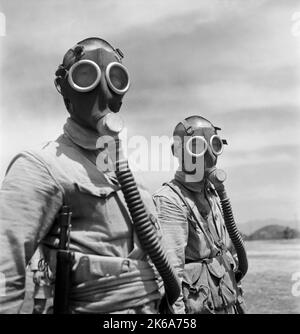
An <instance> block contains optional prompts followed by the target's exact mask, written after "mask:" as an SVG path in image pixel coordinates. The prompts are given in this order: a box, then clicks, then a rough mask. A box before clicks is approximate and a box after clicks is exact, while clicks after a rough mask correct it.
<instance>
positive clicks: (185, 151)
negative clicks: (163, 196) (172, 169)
mask: <svg viewBox="0 0 300 334" xmlns="http://www.w3.org/2000/svg"><path fill="white" fill-rule="evenodd" d="M181 147H182V153H181V154H182V159H179V161H182V166H181V168H182V170H183V171H184V173H185V177H186V182H200V181H202V180H203V179H204V178H205V177H206V176H207V174H208V173H209V172H210V171H211V170H212V169H213V168H215V166H216V163H217V156H218V155H220V154H221V153H222V151H223V141H222V139H221V138H220V137H219V136H218V135H217V134H216V131H215V129H213V128H198V129H197V130H195V131H194V133H193V135H192V136H185V137H184V139H183V143H182V145H181Z"/></svg>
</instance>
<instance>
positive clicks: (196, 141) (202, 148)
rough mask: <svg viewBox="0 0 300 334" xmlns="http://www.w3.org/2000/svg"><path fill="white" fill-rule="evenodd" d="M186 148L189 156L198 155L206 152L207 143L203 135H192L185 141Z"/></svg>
mask: <svg viewBox="0 0 300 334" xmlns="http://www.w3.org/2000/svg"><path fill="white" fill-rule="evenodd" d="M186 148H187V151H188V153H189V154H190V155H191V156H194V157H200V156H202V155H204V153H205V152H206V150H207V143H206V140H205V139H204V138H203V137H201V136H194V137H191V138H190V139H189V140H188V141H187V143H186Z"/></svg>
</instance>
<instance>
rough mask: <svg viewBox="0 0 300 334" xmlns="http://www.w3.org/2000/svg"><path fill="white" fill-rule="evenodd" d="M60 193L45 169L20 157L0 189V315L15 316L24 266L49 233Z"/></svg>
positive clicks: (22, 289)
mask: <svg viewBox="0 0 300 334" xmlns="http://www.w3.org/2000/svg"><path fill="white" fill-rule="evenodd" d="M62 198H63V195H62V191H61V190H60V187H59V186H58V185H57V184H56V182H55V180H54V179H53V178H52V176H50V174H49V172H48V170H47V168H46V166H45V165H44V164H43V163H42V162H41V161H40V160H38V159H36V158H35V157H34V156H31V155H30V156H29V155H26V154H20V155H19V156H18V157H17V158H15V160H14V161H13V163H12V164H11V166H10V169H9V171H8V173H7V174H6V176H5V178H4V181H3V183H2V187H1V189H0V227H1V232H0V249H1V252H0V284H1V288H2V289H1V290H2V291H1V295H0V313H18V312H19V311H20V309H21V306H22V303H23V300H24V295H25V277H26V265H27V264H28V263H29V261H30V259H31V258H32V256H33V254H34V252H35V250H36V248H37V246H38V244H39V242H40V241H41V240H42V239H43V238H44V236H45V235H46V233H47V232H48V230H49V229H50V227H51V225H52V223H53V221H54V219H55V216H56V214H57V212H58V211H59V209H60V207H61V204H62Z"/></svg>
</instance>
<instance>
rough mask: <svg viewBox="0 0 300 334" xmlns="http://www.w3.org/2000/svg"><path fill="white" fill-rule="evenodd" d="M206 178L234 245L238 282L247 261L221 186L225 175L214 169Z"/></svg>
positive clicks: (230, 209)
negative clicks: (215, 193) (213, 188)
mask: <svg viewBox="0 0 300 334" xmlns="http://www.w3.org/2000/svg"><path fill="white" fill-rule="evenodd" d="M208 178H209V180H210V181H211V182H212V183H213V185H214V186H215V189H216V191H217V193H218V195H219V197H220V200H221V206H222V211H223V215H224V221H225V225H226V229H227V231H228V234H229V237H230V239H231V241H232V243H233V245H234V248H235V250H236V253H237V256H238V262H239V265H238V270H237V272H236V274H235V276H236V281H237V282H239V281H240V280H241V279H242V278H243V277H244V276H245V275H246V273H247V271H248V259H247V253H246V249H245V246H244V241H243V239H242V237H241V234H240V232H239V231H238V229H237V226H236V223H235V221H234V216H233V212H232V208H231V203H230V199H229V198H228V196H227V193H226V190H225V187H224V184H223V182H224V181H225V179H226V173H225V172H224V171H223V170H221V169H214V170H213V171H212V172H211V173H210V174H209V177H208Z"/></svg>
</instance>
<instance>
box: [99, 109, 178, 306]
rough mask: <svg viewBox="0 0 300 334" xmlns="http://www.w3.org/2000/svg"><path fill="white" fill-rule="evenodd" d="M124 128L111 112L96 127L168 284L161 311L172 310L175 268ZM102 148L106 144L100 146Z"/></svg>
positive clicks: (142, 241)
mask: <svg viewBox="0 0 300 334" xmlns="http://www.w3.org/2000/svg"><path fill="white" fill-rule="evenodd" d="M122 128H123V121H122V119H121V118H120V117H119V116H118V115H117V114H115V113H109V114H107V115H106V116H105V117H103V118H102V119H100V120H99V122H98V124H97V129H98V131H99V133H100V134H101V138H102V139H104V138H105V137H106V136H108V142H107V144H108V146H109V145H110V144H109V143H111V145H112V148H111V149H108V152H109V156H110V159H111V161H112V163H113V164H114V167H115V174H116V177H117V180H118V182H119V184H120V185H121V190H122V192H123V194H124V198H125V201H126V204H127V207H128V210H129V212H130V215H131V218H132V221H133V224H134V228H135V230H136V233H137V236H138V239H139V241H140V244H141V246H142V248H143V249H144V250H145V251H146V252H147V253H148V255H149V256H150V258H151V260H152V262H153V264H154V265H155V267H156V268H157V270H158V272H159V274H160V276H161V278H162V280H163V282H164V286H165V296H164V298H163V300H162V301H161V305H160V310H163V311H164V312H172V308H170V305H172V304H173V303H174V302H175V301H176V300H177V298H178V297H179V295H180V283H179V279H178V277H177V274H176V271H175V270H174V268H173V267H172V266H171V264H170V262H169V260H168V258H167V255H166V253H165V250H164V249H163V248H162V245H161V243H160V240H159V239H158V236H157V233H156V229H155V227H154V225H153V223H152V222H151V221H150V219H149V215H148V213H147V211H146V209H145V206H144V203H143V201H142V198H141V195H140V192H139V190H138V188H137V185H136V182H135V179H134V177H133V174H132V172H131V170H130V168H129V165H128V160H127V158H126V157H125V156H124V152H123V150H122V145H121V141H120V139H119V136H118V134H119V133H120V131H121V130H122ZM101 146H102V147H103V145H101Z"/></svg>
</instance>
